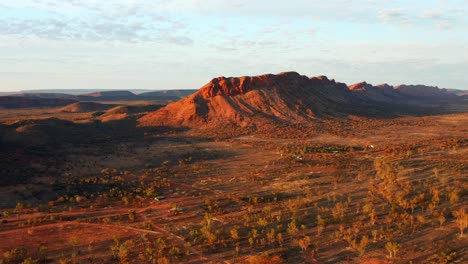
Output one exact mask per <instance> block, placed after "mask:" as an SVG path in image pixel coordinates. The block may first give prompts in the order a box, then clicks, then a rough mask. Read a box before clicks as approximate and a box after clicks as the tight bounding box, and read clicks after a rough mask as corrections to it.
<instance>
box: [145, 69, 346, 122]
mask: <svg viewBox="0 0 468 264" xmlns="http://www.w3.org/2000/svg"><path fill="white" fill-rule="evenodd" d="M350 100H351V97H350V91H349V90H348V88H347V86H346V85H345V84H341V83H337V82H335V81H334V80H329V79H327V78H326V77H323V76H321V77H314V78H308V77H306V76H301V75H299V74H298V73H295V72H287V73H280V74H278V75H272V74H267V75H261V76H255V77H240V78H225V77H220V78H215V79H213V80H212V81H211V82H209V83H208V84H206V85H205V86H203V87H202V88H201V89H200V90H199V91H198V92H196V93H195V94H193V95H191V96H188V97H186V98H184V99H182V100H180V101H178V102H175V103H171V104H169V105H167V106H166V107H164V108H162V109H160V110H158V111H156V112H153V113H150V114H148V115H146V116H144V117H142V118H141V119H140V123H141V124H142V125H165V126H188V127H197V126H201V125H204V126H209V127H211V126H215V127H217V126H231V125H234V126H240V127H247V126H255V125H256V124H262V125H263V124H268V123H277V122H281V123H301V122H307V121H310V120H313V119H315V118H316V117H317V116H323V115H337V114H340V113H345V111H344V110H343V106H346V105H348V104H349V103H350Z"/></svg>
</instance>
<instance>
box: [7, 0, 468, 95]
mask: <svg viewBox="0 0 468 264" xmlns="http://www.w3.org/2000/svg"><path fill="white" fill-rule="evenodd" d="M284 71H297V72H299V73H301V74H303V75H307V76H318V75H326V76H328V77H329V78H333V79H335V80H337V81H340V82H345V83H348V84H352V83H356V82H360V81H367V82H369V83H372V84H381V83H389V84H393V85H398V84H403V83H404V84H427V85H435V86H439V87H444V88H457V89H468V77H467V76H468V0H404V1H399V0H380V1H379V0H353V1H349V0H327V1H323V0H320V1H319V0H288V1H277V0H108V1H102V0H63V1H62V0H0V92H7V91H17V90H25V89H68V88H70V89H79V88H92V89H96V88H101V89H173V88H178V89H198V88H200V87H201V86H203V85H204V84H205V83H207V82H209V81H210V80H211V79H212V78H214V77H218V76H226V77H228V76H244V75H259V74H265V73H279V72H284Z"/></svg>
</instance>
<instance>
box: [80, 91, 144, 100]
mask: <svg viewBox="0 0 468 264" xmlns="http://www.w3.org/2000/svg"><path fill="white" fill-rule="evenodd" d="M77 98H78V100H80V101H134V100H140V99H141V97H139V96H138V95H136V94H134V93H132V92H130V91H103V92H95V93H89V94H82V95H78V96H77Z"/></svg>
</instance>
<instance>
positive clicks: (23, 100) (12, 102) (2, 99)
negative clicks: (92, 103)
mask: <svg viewBox="0 0 468 264" xmlns="http://www.w3.org/2000/svg"><path fill="white" fill-rule="evenodd" d="M74 102H76V100H72V99H63V98H40V97H35V96H32V97H21V96H0V109H19V108H37V107H61V106H65V105H69V104H72V103H74Z"/></svg>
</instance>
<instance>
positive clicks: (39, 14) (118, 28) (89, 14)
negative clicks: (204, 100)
mask: <svg viewBox="0 0 468 264" xmlns="http://www.w3.org/2000/svg"><path fill="white" fill-rule="evenodd" d="M99 3H100V2H95V1H66V2H58V1H27V0H26V1H24V2H21V3H20V4H12V3H9V5H5V4H4V6H3V8H2V7H1V6H0V14H4V15H3V16H2V19H1V20H0V34H1V35H3V36H17V37H23V38H24V37H34V38H41V39H48V40H78V41H91V42H95V41H105V42H107V41H119V42H128V43H136V42H161V43H170V44H175V45H191V44H192V43H193V40H192V39H191V38H190V37H188V36H186V34H185V33H184V32H181V30H183V29H184V28H185V25H184V23H183V22H181V21H179V20H177V19H171V18H169V17H168V16H166V15H164V14H161V13H160V12H152V11H151V10H147V9H145V5H138V4H137V2H134V4H127V3H126V2H122V1H120V2H119V1H115V2H114V1H113V2H112V4H107V5H106V4H99ZM7 4H8V3H7Z"/></svg>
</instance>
